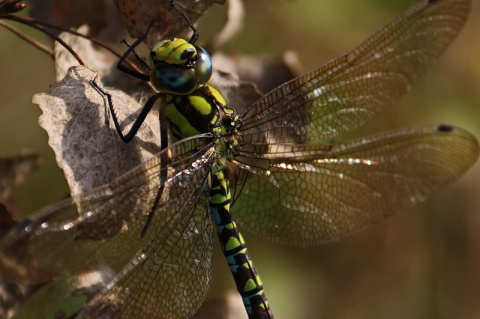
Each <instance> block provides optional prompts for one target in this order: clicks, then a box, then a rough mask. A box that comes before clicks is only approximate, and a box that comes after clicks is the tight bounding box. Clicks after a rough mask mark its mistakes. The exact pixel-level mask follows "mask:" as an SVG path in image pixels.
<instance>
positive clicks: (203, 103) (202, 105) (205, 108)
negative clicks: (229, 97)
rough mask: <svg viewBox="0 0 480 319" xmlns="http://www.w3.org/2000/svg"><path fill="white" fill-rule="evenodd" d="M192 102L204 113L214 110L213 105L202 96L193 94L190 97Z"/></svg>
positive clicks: (196, 108)
mask: <svg viewBox="0 0 480 319" xmlns="http://www.w3.org/2000/svg"><path fill="white" fill-rule="evenodd" d="M188 99H189V100H190V104H191V105H192V106H193V107H194V108H195V110H197V111H198V112H199V113H200V114H202V115H208V114H210V113H211V112H212V106H211V105H210V103H208V102H207V100H205V99H204V98H203V97H201V96H195V95H191V96H189V97H188Z"/></svg>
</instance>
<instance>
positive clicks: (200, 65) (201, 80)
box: [194, 47, 212, 85]
mask: <svg viewBox="0 0 480 319" xmlns="http://www.w3.org/2000/svg"><path fill="white" fill-rule="evenodd" d="M196 49H197V61H196V62H195V66H194V69H195V75H196V77H197V82H198V84H200V85H202V84H205V83H207V82H208V80H210V77H211V76H212V59H211V58H210V54H208V52H207V51H206V50H205V49H204V48H202V47H196Z"/></svg>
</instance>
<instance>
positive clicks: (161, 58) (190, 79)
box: [150, 38, 212, 95]
mask: <svg viewBox="0 0 480 319" xmlns="http://www.w3.org/2000/svg"><path fill="white" fill-rule="evenodd" d="M150 58H151V61H152V64H153V68H152V72H151V74H150V83H151V84H152V86H153V87H154V88H155V89H156V90H158V91H160V92H165V93H171V94H175V95H188V94H190V93H192V92H193V91H195V90H196V89H198V88H199V87H201V86H203V85H205V84H206V83H207V82H208V80H210V77H211V76H212V60H211V58H210V55H209V54H208V52H207V51H206V50H205V49H204V48H202V47H199V46H196V45H193V44H191V43H188V42H187V41H186V40H184V39H178V38H175V39H173V40H164V41H160V42H158V43H157V44H156V45H155V46H154V47H153V48H152V50H151V51H150Z"/></svg>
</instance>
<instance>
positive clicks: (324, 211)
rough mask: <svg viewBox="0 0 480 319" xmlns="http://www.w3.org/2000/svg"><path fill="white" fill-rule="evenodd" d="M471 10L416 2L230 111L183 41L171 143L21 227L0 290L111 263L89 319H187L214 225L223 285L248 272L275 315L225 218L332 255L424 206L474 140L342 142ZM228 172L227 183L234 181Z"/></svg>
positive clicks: (422, 132)
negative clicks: (327, 246)
mask: <svg viewBox="0 0 480 319" xmlns="http://www.w3.org/2000/svg"><path fill="white" fill-rule="evenodd" d="M470 5H471V3H470V1H468V0H437V1H430V2H428V1H424V2H421V3H419V4H417V5H416V6H414V7H412V8H411V9H409V10H408V11H406V12H405V13H404V14H402V15H401V16H400V17H398V18H397V19H396V20H395V21H393V22H392V23H390V24H389V25H387V26H385V27H384V28H383V29H381V30H380V31H379V32H377V33H376V34H374V35H373V36H372V37H371V38H370V39H368V40H367V41H365V42H364V43H362V44H361V45H360V46H358V47H357V48H355V49H354V50H352V51H351V52H350V53H348V54H346V55H343V56H341V57H339V58H337V59H335V60H333V61H331V62H329V63H327V64H325V65H323V66H320V67H318V68H316V69H314V70H312V71H310V72H308V73H306V74H304V75H302V76H300V77H298V78H296V79H294V80H292V81H290V82H287V83H285V84H283V85H281V86H279V87H278V88H276V89H274V90H273V91H271V92H270V93H268V94H266V95H265V96H264V97H262V98H261V99H260V100H258V101H257V102H256V103H254V104H252V105H251V106H250V107H249V108H248V109H247V110H246V111H245V112H243V113H242V114H240V115H236V114H235V112H234V111H233V108H234V107H235V106H234V105H227V103H226V101H225V99H224V98H223V97H222V95H221V94H220V93H219V92H218V91H216V90H215V89H214V88H212V87H210V86H208V85H206V84H204V83H203V82H204V81H205V82H206V80H205V79H206V78H207V77H208V76H206V75H205V74H208V71H207V72H203V71H202V70H208V69H209V68H208V63H206V67H205V66H202V67H201V68H199V69H198V70H195V66H192V65H193V62H192V61H189V59H190V58H192V57H193V56H194V53H191V51H190V46H189V45H187V46H186V48H187V49H185V50H183V49H180V53H179V54H177V53H178V52H177V53H175V52H176V50H177V49H176V48H177V47H176V46H174V47H171V48H169V50H170V52H172V53H171V54H173V56H174V57H175V58H174V60H181V63H179V65H186V66H188V68H190V69H194V71H195V72H194V73H199V74H201V75H200V76H198V75H195V76H194V77H190V76H186V78H187V80H186V81H183V79H182V76H180V78H181V82H185V83H187V82H188V83H194V84H192V85H189V89H188V90H185V92H187V91H190V90H191V89H193V91H191V92H190V93H187V94H183V95H182V94H180V93H173V92H170V93H169V91H168V90H166V92H160V93H159V94H162V96H163V95H165V93H166V100H167V106H166V107H165V109H164V110H162V111H163V113H161V115H163V116H165V118H166V121H167V123H168V124H167V126H168V127H169V129H170V130H171V132H172V135H173V136H174V137H175V139H176V140H177V141H176V142H175V143H170V144H166V145H165V144H163V148H162V150H160V152H159V153H158V154H157V155H156V156H155V157H154V158H152V159H151V160H149V161H147V162H145V163H144V164H142V165H141V166H139V167H137V168H136V169H134V170H132V171H130V172H128V173H127V174H125V175H124V176H122V177H120V178H119V179H116V180H114V181H112V182H111V183H109V184H107V185H104V186H102V187H100V188H95V189H93V190H91V191H89V192H87V193H84V194H81V195H79V196H76V197H75V198H74V199H73V200H66V201H63V202H60V203H56V204H54V205H52V206H50V207H48V208H45V209H43V210H41V211H40V212H37V213H36V214H33V215H32V217H30V218H29V219H28V220H26V221H25V222H24V223H22V224H19V226H18V227H16V228H15V229H13V230H12V231H11V232H10V233H9V234H8V235H7V236H6V237H5V238H4V239H3V240H2V241H0V274H1V276H2V278H9V279H11V280H27V281H45V280H49V279H51V278H53V277H55V276H58V275H59V274H69V273H75V272H79V271H81V270H83V269H85V268H87V267H94V266H97V265H99V264H100V265H111V266H112V267H113V268H115V270H117V269H118V270H119V271H118V272H117V275H116V277H115V278H114V279H113V280H112V281H111V282H110V283H109V284H108V285H107V286H106V288H105V289H104V290H103V291H102V292H100V293H99V294H98V295H96V296H95V297H94V299H93V300H92V301H90V302H89V303H88V305H87V307H86V308H85V309H84V310H83V315H84V316H91V317H101V316H102V315H104V314H105V312H103V311H105V310H110V311H113V312H114V314H113V315H112V316H116V317H120V318H132V317H139V316H140V317H145V318H147V317H148V318H163V317H167V318H190V317H191V316H192V315H193V313H195V311H196V310H197V309H198V307H199V306H200V304H201V303H202V302H203V300H204V298H205V294H206V292H207V290H208V286H209V282H210V273H211V262H212V249H213V248H212V247H213V243H212V240H213V229H214V228H216V229H217V231H218V232H219V233H220V235H221V236H220V237H222V238H224V239H225V240H226V241H227V244H224V245H223V246H222V247H223V249H224V251H225V255H226V256H227V261H228V263H229V266H230V268H231V269H232V273H235V272H238V273H241V272H242V271H243V270H245V269H248V270H252V275H251V276H250V277H248V276H244V277H247V279H248V280H247V281H242V280H243V279H244V277H242V276H241V274H240V275H239V276H236V277H235V280H236V281H237V285H239V286H240V287H243V288H241V289H239V292H240V293H241V294H242V296H243V297H244V300H246V301H245V305H246V307H247V309H249V308H248V307H250V309H249V310H252V309H255V311H257V312H254V311H253V310H252V313H250V317H251V318H264V317H269V316H270V317H271V314H269V313H268V311H263V310H266V309H268V305H267V303H266V301H265V300H264V299H262V296H261V295H262V294H263V290H262V287H261V282H260V280H259V279H258V278H257V276H256V273H253V267H252V266H251V260H250V259H249V257H248V254H247V253H246V248H245V246H244V242H243V239H242V238H241V236H239V234H235V233H234V232H235V231H237V228H236V227H235V224H234V222H233V220H231V217H232V215H233V217H234V218H235V220H236V221H237V222H238V224H239V225H241V226H242V227H244V228H245V229H248V230H250V231H251V232H252V233H254V234H256V235H258V236H261V237H263V238H266V239H268V240H271V241H275V242H279V243H285V244H295V245H315V244H321V243H326V242H330V241H334V240H337V239H339V238H342V237H344V236H346V235H348V234H351V233H353V232H356V231H359V230H361V229H364V228H365V227H367V226H369V225H371V224H375V223H377V222H379V221H381V220H383V219H385V218H386V217H388V216H390V215H392V214H393V213H395V212H397V211H399V210H401V209H402V208H404V207H405V206H407V205H410V204H412V203H415V202H418V201H421V200H423V199H424V198H426V197H427V196H428V195H430V194H431V193H432V192H434V191H435V190H437V189H439V188H440V187H443V186H444V185H446V184H449V183H451V182H452V181H454V180H456V179H457V178H459V177H460V176H461V175H462V174H463V173H464V172H465V171H466V170H467V169H468V168H469V167H470V166H471V165H472V164H473V163H474V162H475V161H476V159H477V157H478V142H477V140H476V139H475V138H474V137H473V136H472V135H471V134H470V133H468V132H466V131H464V130H462V129H459V128H455V127H452V126H446V125H442V126H437V125H435V126H426V127H415V128H409V129H400V130H396V131H389V132H384V133H380V134H376V135H372V136H367V137H362V138H358V139H353V140H348V141H342V140H341V139H340V135H341V134H342V133H345V132H348V131H351V130H353V129H355V128H357V127H359V126H361V125H363V124H364V123H365V122H366V121H368V120H369V119H370V118H372V117H373V116H375V115H377V114H378V113H379V112H381V111H382V110H384V109H385V108H386V107H388V106H389V105H391V104H392V103H394V102H395V101H396V100H398V99H399V97H400V96H401V95H402V94H403V93H405V92H406V91H407V90H408V88H409V87H410V86H411V85H412V84H413V82H414V81H415V80H416V79H417V78H418V77H419V76H420V75H422V74H423V73H424V72H425V71H426V69H427V68H428V67H429V66H430V65H431V64H432V63H433V61H434V60H435V59H436V58H437V57H438V56H439V55H440V54H441V53H442V52H443V51H444V50H445V48H446V47H447V46H448V45H449V44H450V42H451V41H452V40H453V39H454V37H455V36H456V35H457V34H458V32H459V31H460V29H461V27H462V25H463V24H464V22H465V21H466V19H467V17H468V13H469V10H470ZM163 45H165V43H163V44H162V45H160V47H163ZM168 46H169V45H168V44H167V47H168ZM196 48H197V57H198V55H199V51H198V47H196ZM182 52H187V53H185V54H182ZM168 55H169V54H167V56H168ZM200 55H201V54H200ZM155 59H158V60H159V61H157V62H158V63H157V64H159V65H161V67H159V69H161V68H163V67H164V66H165V64H168V63H166V62H164V61H163V60H162V59H164V57H163V56H162V57H157V53H155V58H154V60H155ZM196 61H197V62H196V63H199V62H198V61H199V60H198V59H197V60H196ZM162 63H164V64H162ZM153 64H154V68H155V61H154V63H153ZM169 67H172V68H174V67H175V68H176V67H179V66H178V65H175V64H173V63H172V64H169ZM177 70H178V69H177ZM77 71H78V70H77ZM152 73H155V71H152ZM180 73H181V72H180ZM141 78H142V79H145V80H146V81H148V80H150V79H151V74H147V75H143V76H141ZM154 78H156V76H154ZM193 78H195V80H192V79H193ZM155 81H156V80H155ZM159 81H160V82H162V81H163V80H159ZM152 82H154V81H153V80H152ZM168 82H170V83H176V81H168ZM161 85H165V84H161ZM161 85H159V87H161ZM173 87H175V85H173ZM179 87H182V85H179ZM180 91H183V88H182V90H180ZM157 97H158V96H157V95H155V96H154V98H152V99H151V100H149V101H153V102H154V101H155V99H156V98H157ZM153 102H151V104H146V107H145V109H144V112H142V114H145V113H148V111H149V110H150V108H151V106H152V105H153ZM112 113H114V112H112ZM138 123H140V124H141V121H140V122H138ZM140 124H138V125H140ZM116 126H117V127H119V125H118V123H116ZM134 127H135V124H134ZM120 129H121V128H120ZM134 134H135V132H133V135H134ZM131 135H132V134H130V133H128V134H126V136H127V137H129V136H131ZM162 136H164V135H162ZM124 140H125V139H124ZM126 140H128V138H126ZM230 168H232V170H233V169H234V170H235V173H236V176H237V177H236V178H235V179H234V181H235V182H234V183H232V185H229V183H228V176H227V174H228V173H229V172H230V171H229V169H230ZM210 181H212V182H210ZM230 187H231V190H230ZM159 190H161V191H160V192H159ZM138 194H140V195H138ZM158 194H159V195H158ZM230 206H231V207H230ZM152 207H153V212H154V214H149V210H152ZM230 213H231V214H230ZM229 218H230V219H229ZM212 219H213V220H215V222H217V224H215V227H214V223H213V221H212ZM92 221H95V223H92ZM147 222H148V223H149V227H148V231H146V232H145V233H144V235H143V236H141V233H142V229H144V227H145V226H144V225H145V224H146V223H147ZM93 224H94V225H93ZM112 224H113V225H115V226H117V229H116V232H114V234H112V232H111V231H110V232H109V231H108V230H109V229H111V225H112ZM232 230H233V233H231V232H230V231H232ZM85 234H88V236H82V235H85ZM102 234H108V236H103V237H102ZM97 235H98V236H97ZM19 247H20V248H19ZM52 260H53V262H52ZM239 260H241V261H243V263H242V264H239V263H238V261H239ZM17 265H21V266H22V267H17ZM242 267H243V268H244V269H242ZM234 276H235V274H234ZM250 279H251V280H250ZM257 300H260V301H257Z"/></svg>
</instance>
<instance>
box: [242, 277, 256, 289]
mask: <svg viewBox="0 0 480 319" xmlns="http://www.w3.org/2000/svg"><path fill="white" fill-rule="evenodd" d="M256 288H257V284H256V283H255V280H253V279H248V280H247V282H246V283H245V286H244V287H243V291H252V290H254V289H256Z"/></svg>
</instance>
